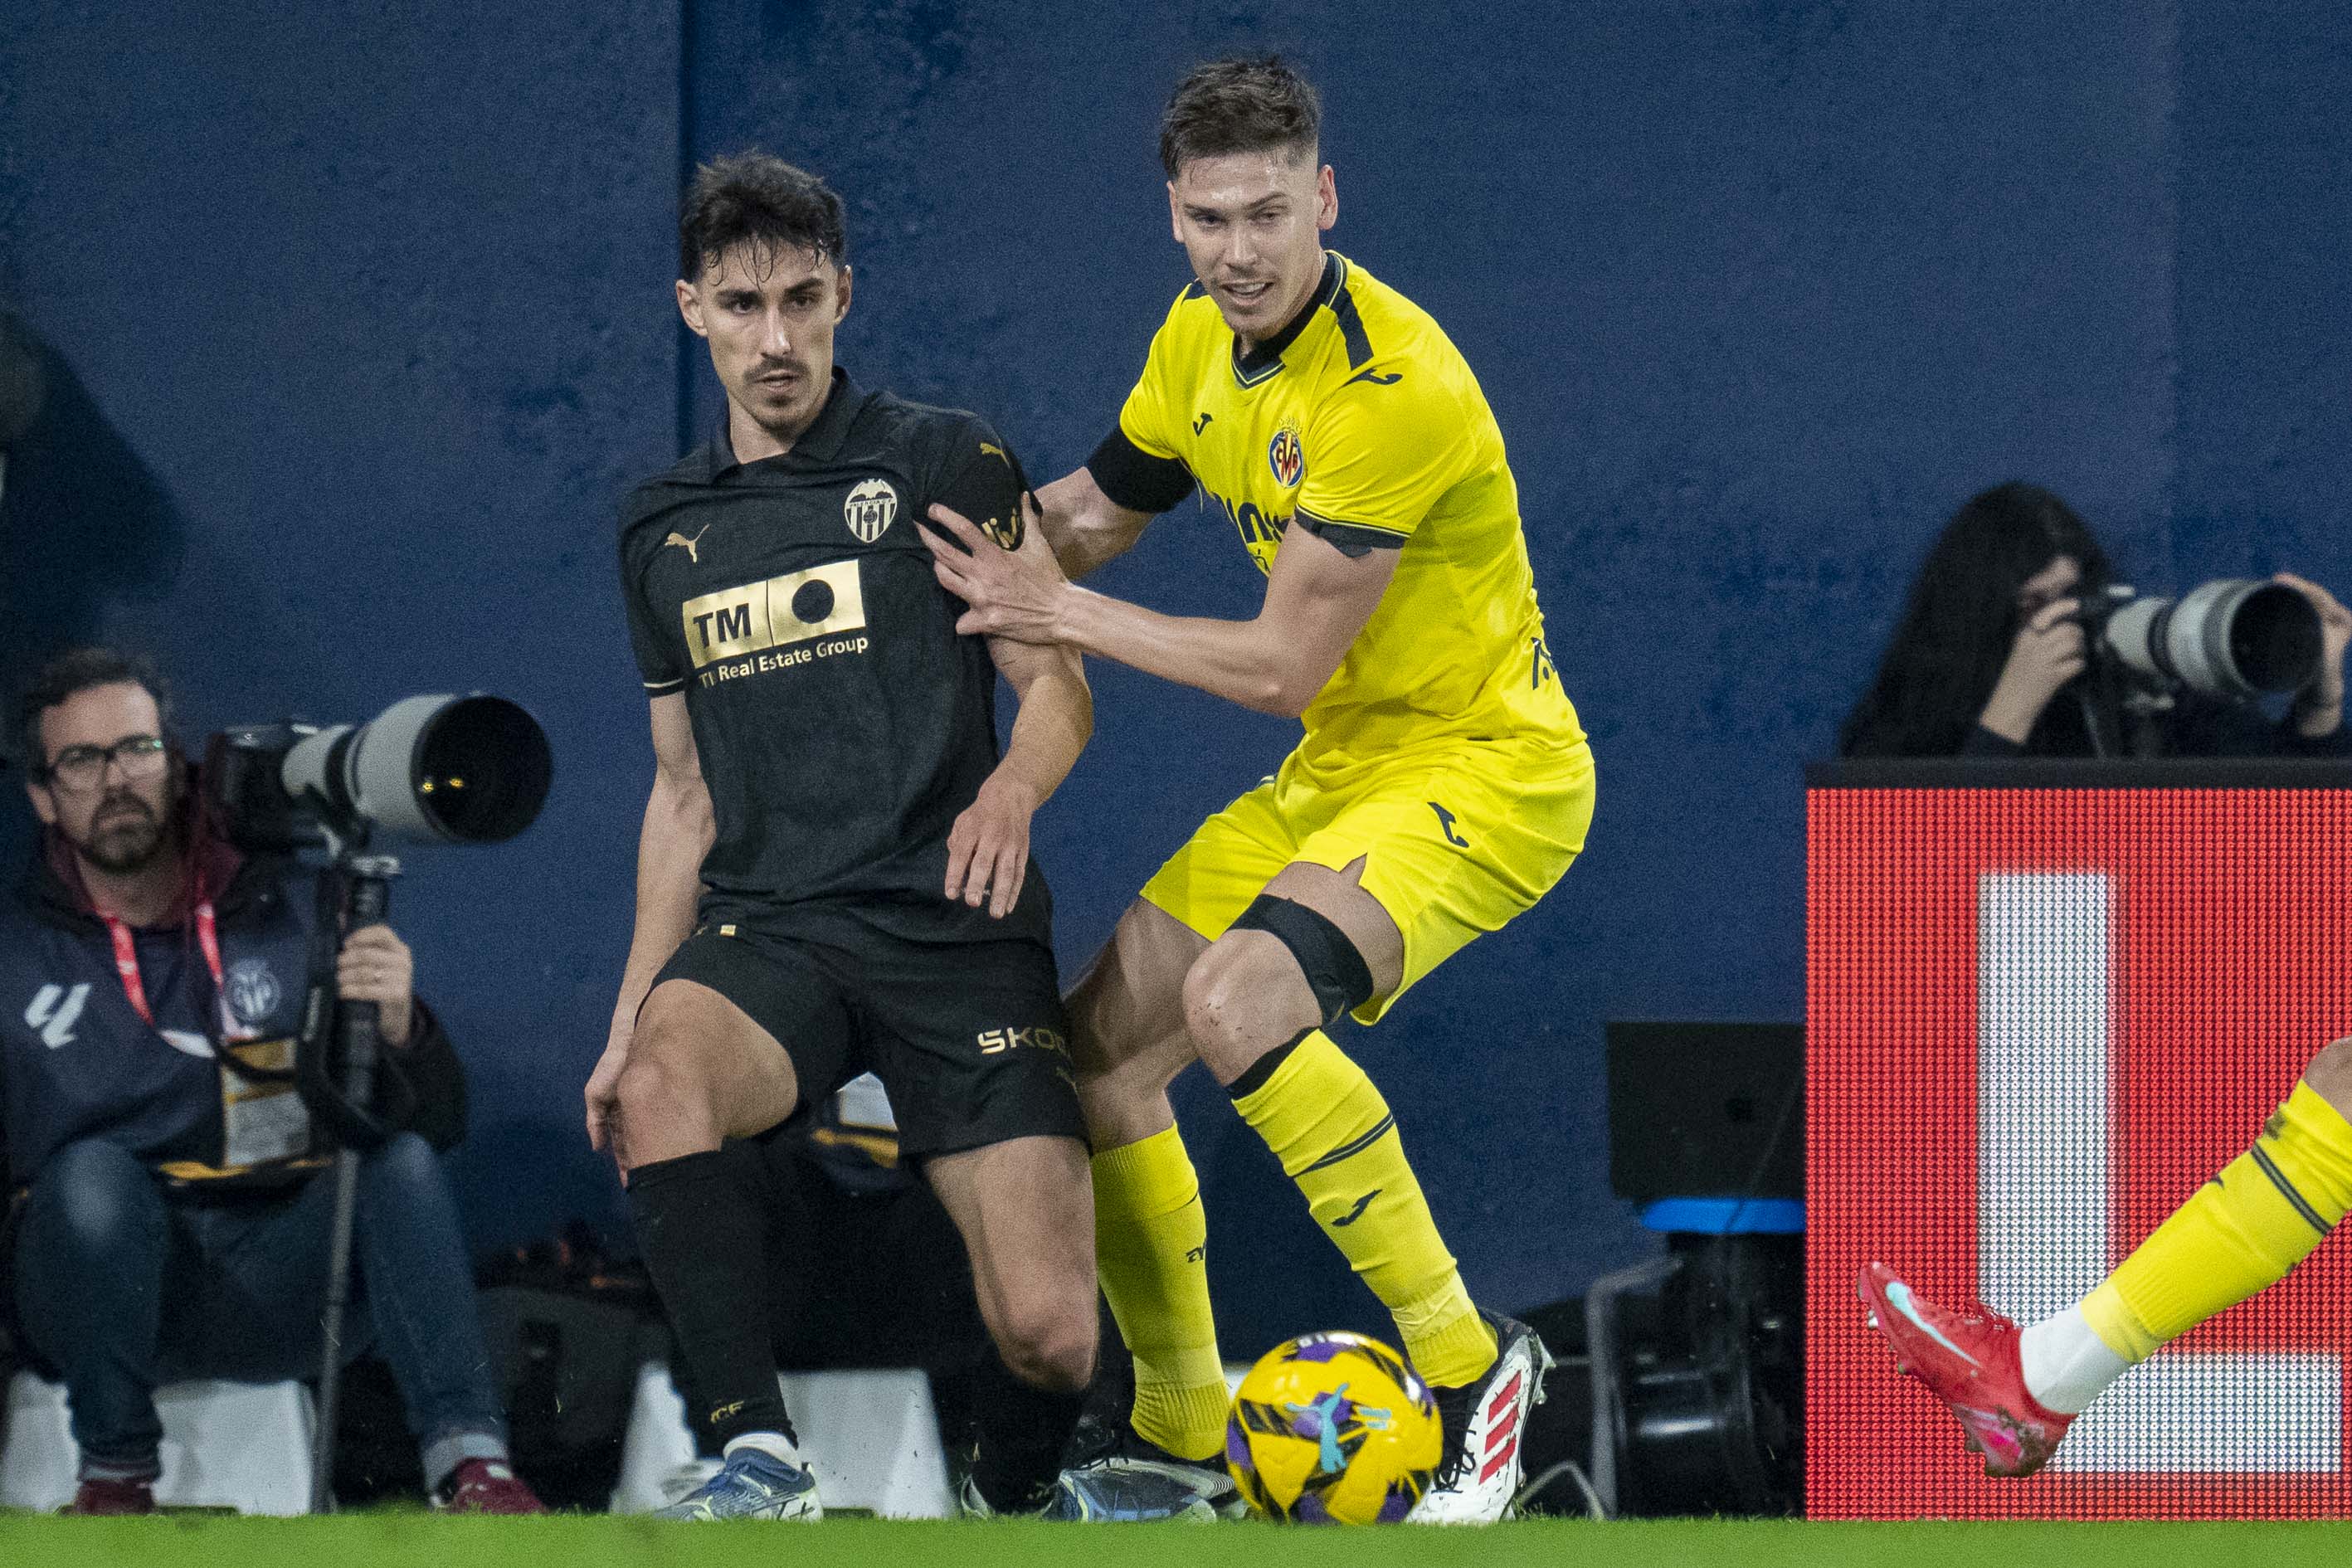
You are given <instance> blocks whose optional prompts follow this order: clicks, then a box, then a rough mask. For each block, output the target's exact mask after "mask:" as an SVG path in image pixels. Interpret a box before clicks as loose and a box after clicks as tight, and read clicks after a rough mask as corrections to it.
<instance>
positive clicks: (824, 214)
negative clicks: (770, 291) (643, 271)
mask: <svg viewBox="0 0 2352 1568" xmlns="http://www.w3.org/2000/svg"><path fill="white" fill-rule="evenodd" d="M745 240H750V241H751V242H753V243H754V244H764V245H772V246H780V247H783V248H785V249H788V250H812V251H814V252H815V253H816V254H817V255H818V256H820V257H822V258H824V259H825V260H827V261H830V262H832V263H833V264H834V265H835V267H846V266H848V265H849V226H848V222H847V220H846V218H845V216H843V212H842V206H841V198H840V197H839V196H837V195H834V193H833V187H832V186H830V185H828V184H825V183H824V181H823V180H822V179H820V178H818V177H817V176H816V175H814V174H810V173H809V172H808V171H807V170H806V169H802V168H797V167H795V166H793V164H791V163H785V162H784V161H783V160H782V158H779V157H777V156H776V155H775V154H773V153H762V152H761V151H760V150H759V149H758V148H756V147H754V148H751V149H750V150H749V151H747V152H742V153H735V154H734V155H733V156H731V157H726V158H713V159H712V160H711V161H710V162H709V163H705V164H703V165H702V166H701V167H700V168H698V169H697V170H695V172H694V184H691V185H689V186H688V187H687V192H686V199H685V200H684V201H682V202H680V203H679V204H678V209H677V275H678V276H679V277H680V278H682V279H685V280H686V281H687V282H688V283H693V282H698V281H699V280H700V279H701V277H702V269H703V268H704V267H705V266H706V265H708V264H709V262H710V261H712V260H714V259H716V258H719V257H720V256H723V255H725V254H726V252H727V250H728V247H730V246H736V245H740V244H742V243H743V242H744V241H745Z"/></svg>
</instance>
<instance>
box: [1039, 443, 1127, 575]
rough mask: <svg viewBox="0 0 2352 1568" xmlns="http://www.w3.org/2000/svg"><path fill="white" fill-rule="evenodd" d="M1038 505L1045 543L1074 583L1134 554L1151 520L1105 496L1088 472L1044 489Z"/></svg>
mask: <svg viewBox="0 0 2352 1568" xmlns="http://www.w3.org/2000/svg"><path fill="white" fill-rule="evenodd" d="M1037 504H1038V506H1039V508H1040V509H1042V515H1041V517H1040V520H1039V524H1038V526H1039V527H1041V528H1043V529H1044V530H1045V542H1046V543H1048V544H1050V545H1052V546H1053V547H1054V559H1055V561H1057V562H1059V563H1061V566H1062V571H1063V573H1064V574H1066V576H1068V577H1069V578H1070V579H1071V580H1072V581H1073V582H1075V581H1076V580H1077V579H1078V578H1080V577H1083V576H1085V575H1086V574H1087V573H1089V572H1092V571H1093V570H1095V568H1097V566H1101V565H1104V564H1106V563H1109V562H1112V561H1116V560H1118V558H1119V557H1120V556H1122V555H1124V554H1126V553H1127V552H1129V551H1130V550H1132V549H1134V548H1135V542H1136V541H1137V540H1138V539H1139V538H1141V537H1142V535H1143V530H1144V527H1145V525H1146V524H1148V523H1150V521H1151V514H1150V512H1148V511H1129V510H1128V509H1127V508H1125V507H1123V506H1120V505H1119V504H1118V502H1116V501H1114V500H1111V499H1110V497H1108V496H1107V495H1105V494H1103V490H1102V486H1100V485H1098V484H1097V483H1096V482H1095V477H1094V475H1093V474H1092V473H1090V472H1088V471H1087V469H1085V468H1079V469H1077V470H1076V472H1074V473H1070V474H1066V475H1065V476H1064V477H1062V478H1061V479H1055V481H1054V482H1053V483H1052V484H1050V485H1047V486H1045V488H1044V489H1040V490H1039V491H1038V492H1037Z"/></svg>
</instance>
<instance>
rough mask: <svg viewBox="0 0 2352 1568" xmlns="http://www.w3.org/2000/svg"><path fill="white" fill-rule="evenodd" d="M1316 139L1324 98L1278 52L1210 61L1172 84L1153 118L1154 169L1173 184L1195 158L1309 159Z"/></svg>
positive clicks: (1320, 132)
mask: <svg viewBox="0 0 2352 1568" xmlns="http://www.w3.org/2000/svg"><path fill="white" fill-rule="evenodd" d="M1322 134H1323V100H1321V99H1319V98H1318V97H1316V95H1315V89H1314V88H1313V87H1312V86H1310V85H1309V84H1308V82H1307V79H1306V78H1305V77H1303V76H1300V75H1299V74H1298V73H1297V71H1295V70H1293V69H1291V68H1290V66H1289V64H1288V62H1286V61H1285V60H1284V59H1283V58H1282V57H1281V56H1280V55H1267V56H1265V58H1262V59H1226V60H1211V61H1209V62H1208V63H1207V64H1206V65H1201V66H1195V67H1193V68H1192V74H1191V75H1189V76H1187V77H1186V78H1185V79H1183V80H1182V81H1181V82H1179V83H1177V85H1176V92H1175V96H1174V97H1172V98H1171V99H1169V100H1168V110H1167V112H1166V113H1164V114H1162V115H1161V116H1160V167H1161V168H1163V169H1166V170H1167V171H1168V177H1169V178H1170V179H1171V180H1172V179H1174V178H1175V177H1176V173H1177V171H1178V170H1179V169H1181V168H1182V167H1183V166H1184V165H1185V164H1186V163H1190V162H1192V160H1193V159H1195V158H1222V157H1223V156H1225V155H1226V154H1227V153H1265V152H1270V151H1274V150H1276V149H1280V150H1282V151H1285V152H1304V153H1307V154H1309V155H1310V156H1311V155H1312V154H1313V153H1314V151H1315V149H1316V146H1317V144H1318V142H1320V141H1321V139H1322Z"/></svg>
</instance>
